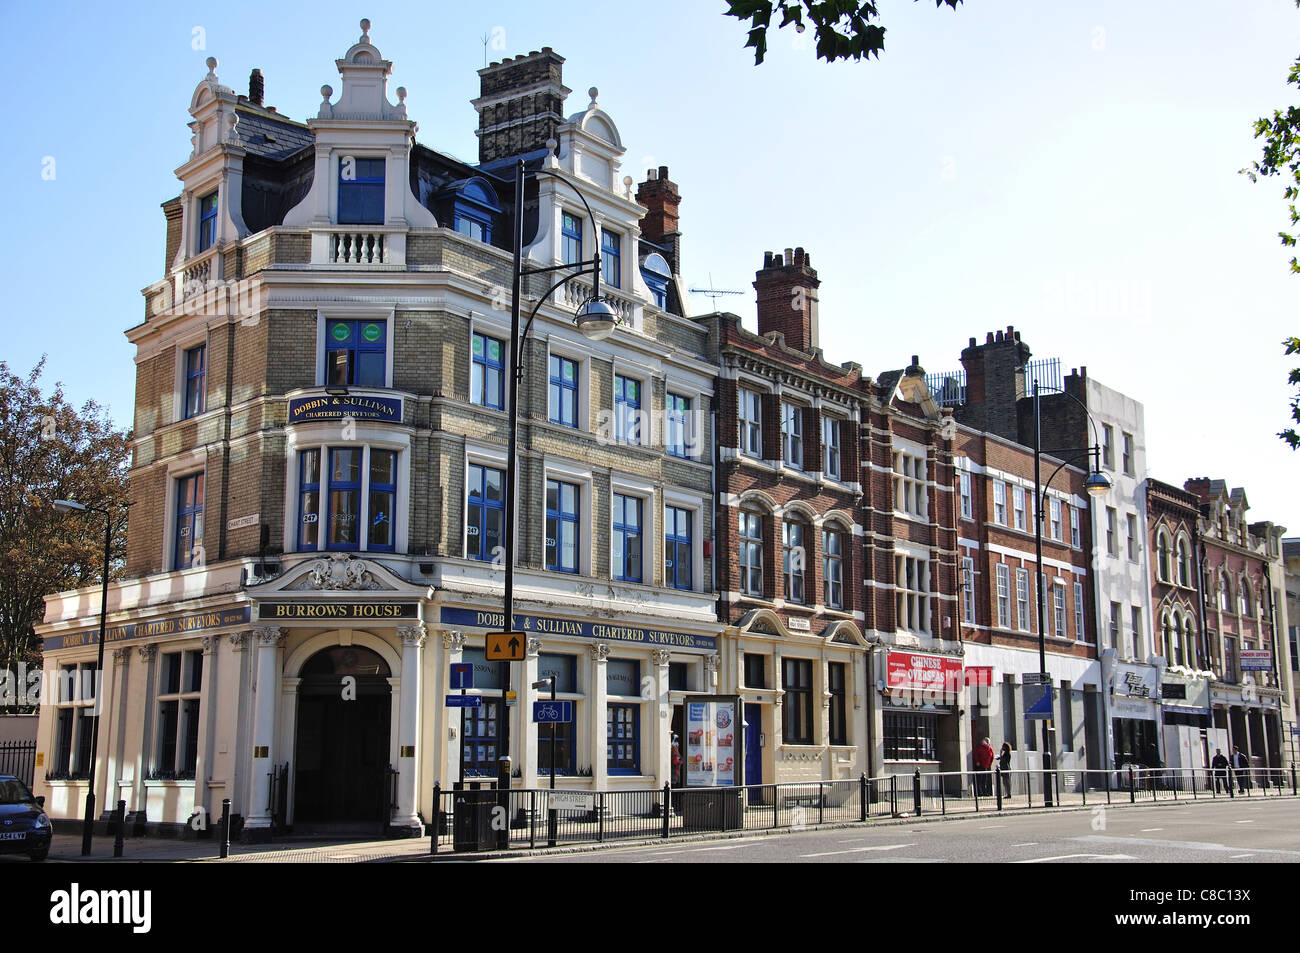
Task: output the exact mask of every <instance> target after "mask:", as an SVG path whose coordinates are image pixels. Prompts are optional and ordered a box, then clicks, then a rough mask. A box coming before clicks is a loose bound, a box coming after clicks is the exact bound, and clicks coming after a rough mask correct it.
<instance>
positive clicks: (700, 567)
mask: <svg viewBox="0 0 1300 953" xmlns="http://www.w3.org/2000/svg"><path fill="white" fill-rule="evenodd" d="M663 505H664V506H675V507H677V508H678V509H679V510H686V511H687V512H688V513H690V514H691V588H690V589H689V590H684V589H675V590H673V591H674V592H686V591H690V592H702V591H703V589H704V514H705V512H706V509H705V507H706V506H707V503H706V502H705V501H704V500H703V499H701V498H700V497H698V496H689V495H687V494H685V493H680V492H678V491H676V490H670V489H666V488H665V489H664V491H663ZM656 516H657V517H658V519H657V520H656V523H657V524H658V526H659V529H658V530H657V531H656V532H657V534H658V535H657V536H656V537H655V551H656V552H657V553H658V554H659V555H658V557H657V560H658V561H657V562H656V564H655V571H656V572H657V573H659V578H660V584H661V585H663V586H667V585H668V582H667V579H665V578H663V568H664V567H663V552H662V550H661V549H660V543H661V541H662V537H663V533H664V530H663V526H664V525H665V524H664V516H663V515H662V514H658V513H657V514H656ZM709 538H710V539H712V538H713V537H712V534H710V535H709Z"/></svg>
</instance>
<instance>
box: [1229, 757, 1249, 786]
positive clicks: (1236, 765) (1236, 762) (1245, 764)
mask: <svg viewBox="0 0 1300 953" xmlns="http://www.w3.org/2000/svg"><path fill="white" fill-rule="evenodd" d="M1232 770H1233V773H1234V774H1236V775H1237V793H1238V794H1245V793H1246V788H1248V787H1250V759H1249V758H1247V757H1246V756H1245V755H1244V754H1242V753H1241V749H1240V748H1237V747H1234V748H1233V749H1232Z"/></svg>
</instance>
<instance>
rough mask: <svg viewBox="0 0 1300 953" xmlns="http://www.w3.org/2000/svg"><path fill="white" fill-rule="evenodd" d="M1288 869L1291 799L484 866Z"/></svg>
mask: <svg viewBox="0 0 1300 953" xmlns="http://www.w3.org/2000/svg"><path fill="white" fill-rule="evenodd" d="M968 861H979V862H993V863H1019V864H1034V863H1115V862H1120V863H1231V864H1243V863H1296V862H1297V861H1300V801H1295V800H1290V799H1285V800H1277V801H1262V800H1261V801H1255V802H1245V803H1243V802H1241V801H1235V802H1223V801H1220V802H1212V803H1201V804H1187V805H1178V804H1162V805H1152V806H1150V807H1140V806H1139V807H1128V806H1125V807H1120V808H1112V809H1106V808H1103V807H1098V808H1096V809H1093V810H1090V811H1077V812H1064V813H1052V814H1026V815H1002V816H999V815H996V814H983V815H980V816H977V817H969V818H962V819H945V820H942V821H934V822H927V823H916V824H911V825H908V824H902V825H895V824H890V825H882V826H878V827H869V826H865V825H864V826H863V827H861V828H840V829H836V830H808V831H802V832H795V833H790V834H783V835H765V836H758V837H744V838H737V839H734V840H714V841H708V842H695V843H682V842H676V843H675V842H671V841H670V842H667V843H663V844H655V845H652V846H648V847H628V848H618V847H613V848H609V849H607V850H600V851H593V852H584V853H578V854H558V855H552V856H544V857H517V858H503V859H501V860H499V861H492V863H584V864H590V863H604V864H612V863H624V864H626V863H641V864H672V863H736V862H740V863H914V864H919V863H931V864H943V863H961V862H968Z"/></svg>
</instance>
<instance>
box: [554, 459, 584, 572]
mask: <svg viewBox="0 0 1300 953" xmlns="http://www.w3.org/2000/svg"><path fill="white" fill-rule="evenodd" d="M581 499H582V489H581V487H578V486H575V485H574V484H572V483H563V482H561V481H559V480H547V481H546V568H547V569H551V570H555V571H556V572H571V573H576V572H577V571H578V542H579V536H580V533H579V526H578V503H579V502H580V501H581Z"/></svg>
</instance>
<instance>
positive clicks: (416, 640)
mask: <svg viewBox="0 0 1300 953" xmlns="http://www.w3.org/2000/svg"><path fill="white" fill-rule="evenodd" d="M397 634H398V635H399V636H401V639H402V644H403V645H414V646H415V647H416V648H417V649H418V648H423V647H424V640H425V639H427V638H428V637H429V636H428V633H426V632H425V631H424V623H423V622H412V623H409V624H407V625H399V626H398V627H397Z"/></svg>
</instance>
